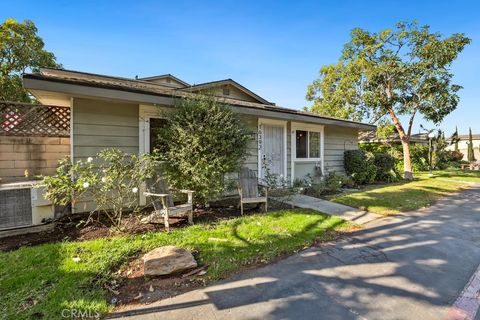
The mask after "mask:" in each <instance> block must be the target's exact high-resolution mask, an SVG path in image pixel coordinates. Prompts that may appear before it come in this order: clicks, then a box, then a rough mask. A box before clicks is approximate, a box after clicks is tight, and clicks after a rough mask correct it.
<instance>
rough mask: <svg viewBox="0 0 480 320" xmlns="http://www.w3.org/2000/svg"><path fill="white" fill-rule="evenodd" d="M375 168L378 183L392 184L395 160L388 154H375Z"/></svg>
mask: <svg viewBox="0 0 480 320" xmlns="http://www.w3.org/2000/svg"><path fill="white" fill-rule="evenodd" d="M374 159H375V160H374V161H375V166H376V167H377V175H376V177H375V179H376V180H377V181H383V182H391V181H392V177H394V176H393V175H392V171H393V169H394V168H395V158H394V157H392V156H391V155H389V154H386V153H377V154H375V158H374Z"/></svg>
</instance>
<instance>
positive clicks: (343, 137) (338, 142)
mask: <svg viewBox="0 0 480 320" xmlns="http://www.w3.org/2000/svg"><path fill="white" fill-rule="evenodd" d="M352 149H358V130H357V129H352V128H343V127H336V126H325V137H324V152H325V155H324V162H325V164H324V169H325V173H328V172H331V171H335V172H337V173H342V174H343V173H345V169H344V168H343V152H344V151H345V150H352Z"/></svg>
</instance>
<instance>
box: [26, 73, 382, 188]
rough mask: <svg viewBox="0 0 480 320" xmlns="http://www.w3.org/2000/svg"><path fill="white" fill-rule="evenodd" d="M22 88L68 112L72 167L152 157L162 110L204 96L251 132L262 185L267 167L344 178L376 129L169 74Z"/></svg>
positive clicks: (251, 158) (55, 80) (45, 78)
mask: <svg viewBox="0 0 480 320" xmlns="http://www.w3.org/2000/svg"><path fill="white" fill-rule="evenodd" d="M23 84H24V86H25V88H26V89H28V90H29V91H30V92H31V94H33V95H34V96H35V97H36V99H38V100H39V101H40V102H41V103H42V104H46V105H57V106H68V107H70V109H71V126H70V127H71V134H70V139H71V141H70V146H71V157H72V159H74V160H76V159H85V158H87V157H89V156H94V155H95V154H96V153H97V152H99V151H100V150H102V149H104V148H107V147H117V148H120V149H122V150H124V151H126V152H132V153H137V152H150V150H151V149H152V140H153V139H152V138H153V137H152V132H153V130H152V129H154V128H156V127H161V126H162V125H164V122H163V121H162V120H161V119H160V112H159V110H160V109H168V108H172V107H173V105H174V99H175V98H177V97H182V96H185V95H187V94H189V93H197V92H200V91H202V90H209V91H210V92H214V94H215V96H217V97H218V98H219V99H222V101H224V102H225V103H226V104H228V105H230V106H231V108H232V109H233V110H234V112H237V113H238V114H240V115H241V117H242V118H243V119H244V121H245V122H246V123H247V124H248V125H249V126H250V127H251V129H252V131H253V132H254V134H253V135H252V138H251V139H252V140H251V142H250V144H249V149H248V155H247V158H246V161H245V165H246V166H248V167H249V168H251V169H253V170H256V171H257V172H258V176H259V177H260V178H262V177H264V176H265V164H268V166H269V169H270V173H272V174H277V175H278V176H282V177H283V178H284V179H286V180H287V181H288V182H293V181H294V179H296V178H299V179H302V178H304V177H305V176H306V175H308V174H312V175H314V174H315V173H319V172H330V171H337V172H343V170H344V169H343V152H344V150H346V149H356V148H357V147H358V133H359V131H360V130H362V131H369V130H375V126H373V125H370V124H365V123H360V122H354V121H347V120H342V119H337V118H331V117H325V116H320V115H317V114H314V113H309V112H304V111H299V110H294V109H287V108H282V107H278V106H276V105H275V104H274V103H271V102H269V101H268V100H266V99H264V98H262V97H260V96H259V95H257V94H255V93H254V92H252V91H251V90H249V89H247V88H245V87H244V86H242V85H240V84H239V83H237V82H236V81H234V80H232V79H225V80H220V81H213V82H208V83H202V84H195V85H190V84H188V83H187V82H185V81H183V80H181V79H179V78H177V77H175V76H173V75H171V74H164V75H160V76H153V77H148V78H136V79H127V78H120V77H112V76H105V75H99V74H92V73H86V72H77V71H70V70H59V69H47V68H45V69H41V70H40V72H39V73H36V74H25V75H24V76H23Z"/></svg>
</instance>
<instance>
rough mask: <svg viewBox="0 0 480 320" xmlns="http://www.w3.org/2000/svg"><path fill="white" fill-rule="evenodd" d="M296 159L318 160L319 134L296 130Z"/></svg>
mask: <svg viewBox="0 0 480 320" xmlns="http://www.w3.org/2000/svg"><path fill="white" fill-rule="evenodd" d="M295 132H296V134H295V136H296V140H297V142H296V158H297V159H318V158H320V143H321V142H320V132H317V131H306V130H296V131H295Z"/></svg>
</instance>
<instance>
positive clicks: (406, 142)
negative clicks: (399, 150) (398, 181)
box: [387, 108, 413, 180]
mask: <svg viewBox="0 0 480 320" xmlns="http://www.w3.org/2000/svg"><path fill="white" fill-rule="evenodd" d="M387 110H388V113H389V114H390V118H392V121H393V124H394V125H395V128H396V129H397V132H398V136H399V137H400V140H401V141H402V147H403V177H404V178H405V180H412V179H413V173H412V162H411V160H410V134H408V135H407V134H406V133H405V130H404V129H403V126H402V124H401V123H400V120H399V119H398V117H397V115H396V114H395V112H394V111H393V109H392V108H388V109H387ZM410 128H411V125H410ZM408 131H409V133H410V129H409V130H408Z"/></svg>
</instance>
